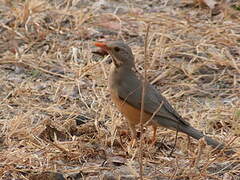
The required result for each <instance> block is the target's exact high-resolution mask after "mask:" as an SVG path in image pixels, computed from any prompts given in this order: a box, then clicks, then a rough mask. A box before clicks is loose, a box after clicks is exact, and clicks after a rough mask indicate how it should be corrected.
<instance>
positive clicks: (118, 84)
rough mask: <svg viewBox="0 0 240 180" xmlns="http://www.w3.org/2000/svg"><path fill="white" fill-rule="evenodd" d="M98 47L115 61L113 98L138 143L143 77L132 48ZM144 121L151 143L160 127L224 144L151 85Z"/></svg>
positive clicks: (217, 145) (113, 43) (121, 44)
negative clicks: (187, 117) (199, 126)
mask: <svg viewBox="0 0 240 180" xmlns="http://www.w3.org/2000/svg"><path fill="white" fill-rule="evenodd" d="M95 46H97V47H100V48H101V50H102V51H104V52H106V53H108V54H109V55H110V56H111V58H112V61H113V66H112V68H111V72H110V75H109V89H110V94H111V99H112V101H113V102H114V104H115V105H116V106H117V108H118V109H119V111H120V112H121V113H122V114H123V115H124V116H125V117H126V119H127V121H128V125H129V128H130V131H131V137H132V142H135V141H136V138H137V135H136V134H137V133H136V125H137V124H139V123H140V114H141V105H142V103H141V102H142V90H143V86H144V83H143V80H142V78H143V77H142V76H141V75H140V74H139V73H138V72H137V70H136V67H135V62H134V55H133V53H132V50H131V48H130V47H129V46H128V45H127V44H125V43H124V42H123V41H110V42H96V43H95ZM143 102H144V106H143V108H144V109H143V118H142V122H143V123H144V124H147V125H151V126H152V127H153V137H152V141H155V139H156V131H157V128H158V127H159V126H161V127H165V128H168V129H171V130H175V131H178V132H182V133H185V134H187V135H189V136H191V137H193V138H194V139H197V140H199V139H201V138H204V139H205V141H206V143H207V144H208V145H210V146H212V147H214V148H216V149H218V150H221V149H223V147H224V144H222V143H219V142H218V141H216V140H214V139H212V138H211V137H209V136H206V135H204V134H203V133H202V132H201V131H199V130H197V129H195V128H194V127H193V126H191V124H190V123H189V122H187V121H186V120H184V119H183V117H182V116H181V115H180V114H179V113H178V112H177V111H176V110H175V109H174V108H173V107H172V106H171V104H170V103H169V102H168V101H167V99H166V98H165V97H164V96H162V95H161V94H160V93H159V92H158V91H157V90H156V89H155V88H154V87H153V86H152V85H151V84H150V83H149V82H147V83H146V84H145V94H144V100H143Z"/></svg>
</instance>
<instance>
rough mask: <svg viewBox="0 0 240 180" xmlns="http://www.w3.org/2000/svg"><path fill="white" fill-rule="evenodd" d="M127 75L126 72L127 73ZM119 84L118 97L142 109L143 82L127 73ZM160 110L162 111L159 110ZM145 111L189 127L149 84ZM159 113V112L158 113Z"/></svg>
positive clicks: (132, 74)
mask: <svg viewBox="0 0 240 180" xmlns="http://www.w3.org/2000/svg"><path fill="white" fill-rule="evenodd" d="M125 73H126V72H125ZM122 77H124V78H123V79H121V81H120V82H119V83H118V87H117V89H118V96H119V97H120V98H121V99H122V100H124V101H126V102H127V103H128V104H130V105H132V106H133V107H135V108H138V109H140V108H141V99H142V95H141V94H142V81H141V79H139V78H138V77H137V76H136V74H135V73H133V72H127V74H125V75H124V76H122ZM159 108H160V109H159ZM144 111H145V112H148V113H150V114H153V113H154V114H155V116H160V117H163V118H167V119H171V120H173V121H175V122H177V123H183V124H185V125H189V123H188V122H187V121H185V120H184V119H183V118H182V117H181V116H180V115H179V114H178V113H177V111H176V110H175V109H174V108H173V107H172V106H171V105H170V104H169V102H168V101H167V100H166V98H165V97H163V96H162V95H161V94H160V93H159V92H158V91H157V90H156V89H155V88H154V87H153V86H152V85H150V84H149V83H147V85H146V89H145V98H144ZM156 111H157V112H156Z"/></svg>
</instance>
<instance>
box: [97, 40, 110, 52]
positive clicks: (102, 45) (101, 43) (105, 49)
mask: <svg viewBox="0 0 240 180" xmlns="http://www.w3.org/2000/svg"><path fill="white" fill-rule="evenodd" d="M94 45H95V46H97V47H100V48H101V49H102V50H104V51H107V50H109V47H108V46H107V44H106V43H103V42H95V43H94Z"/></svg>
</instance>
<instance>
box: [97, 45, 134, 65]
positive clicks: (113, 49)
mask: <svg viewBox="0 0 240 180" xmlns="http://www.w3.org/2000/svg"><path fill="white" fill-rule="evenodd" d="M95 46H97V47H100V48H101V49H102V50H103V51H105V52H107V53H108V54H109V55H110V56H111V58H112V60H113V62H114V64H115V66H116V67H121V66H125V67H129V68H132V67H135V65H134V56H133V53H132V50H131V48H130V47H129V46H128V45H127V44H125V43H124V42H123V41H111V42H96V43H95Z"/></svg>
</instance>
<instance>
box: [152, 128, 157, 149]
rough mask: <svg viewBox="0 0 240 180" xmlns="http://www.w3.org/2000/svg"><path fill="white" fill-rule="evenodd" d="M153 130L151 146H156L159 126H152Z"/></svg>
mask: <svg viewBox="0 0 240 180" xmlns="http://www.w3.org/2000/svg"><path fill="white" fill-rule="evenodd" d="M152 128H153V136H152V138H151V140H150V144H151V145H154V144H155V142H156V134H157V126H154V125H152Z"/></svg>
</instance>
